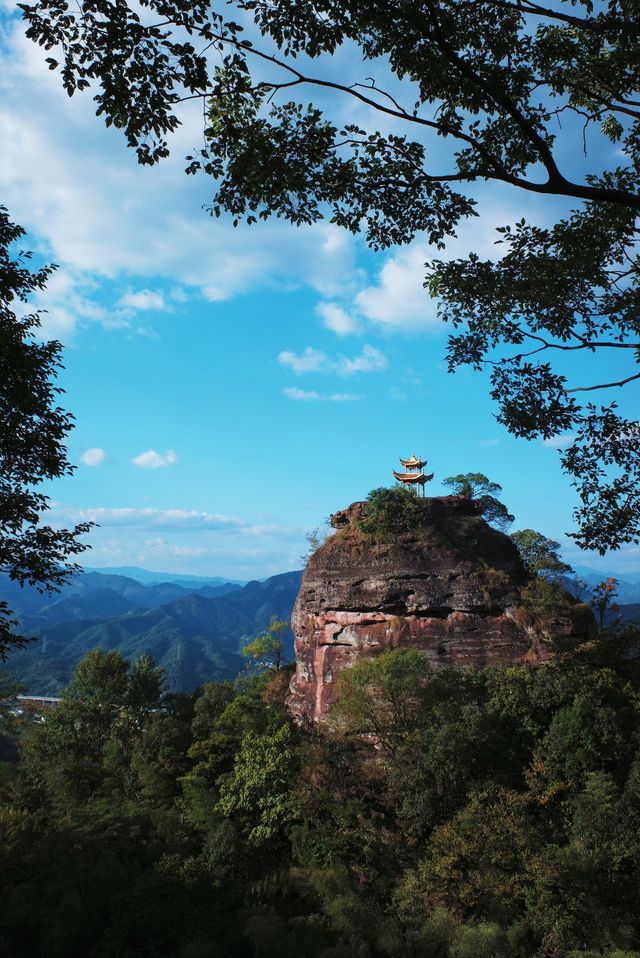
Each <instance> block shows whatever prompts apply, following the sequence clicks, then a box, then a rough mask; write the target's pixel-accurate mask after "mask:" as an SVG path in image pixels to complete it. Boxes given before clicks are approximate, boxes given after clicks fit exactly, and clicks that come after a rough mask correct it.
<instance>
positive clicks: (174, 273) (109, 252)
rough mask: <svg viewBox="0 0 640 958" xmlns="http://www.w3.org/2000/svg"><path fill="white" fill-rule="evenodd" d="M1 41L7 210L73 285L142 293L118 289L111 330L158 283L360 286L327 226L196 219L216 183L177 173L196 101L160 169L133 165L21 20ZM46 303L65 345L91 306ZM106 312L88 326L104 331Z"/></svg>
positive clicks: (348, 248)
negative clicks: (94, 283)
mask: <svg viewBox="0 0 640 958" xmlns="http://www.w3.org/2000/svg"><path fill="white" fill-rule="evenodd" d="M0 44H1V47H2V59H3V66H4V70H3V71H2V75H1V76H0V142H2V150H1V151H0V190H1V192H2V196H3V202H4V203H5V204H6V205H7V206H8V208H9V209H10V211H11V215H12V217H13V219H15V221H16V222H19V223H21V224H22V225H23V226H24V227H26V228H27V230H28V232H29V242H30V245H31V247H32V248H33V247H37V248H39V252H42V253H43V254H44V255H45V256H46V257H47V258H50V259H53V260H54V261H55V262H57V263H59V264H60V266H61V272H64V273H65V274H69V275H70V276H72V277H73V278H74V282H75V283H76V284H78V283H82V282H83V281H84V280H85V279H86V278H87V276H91V277H92V278H93V279H99V280H104V279H110V280H125V281H126V282H127V284H130V283H131V281H132V277H135V278H136V285H140V286H141V294H145V295H144V296H142V295H141V294H137V293H135V292H132V293H130V294H129V293H127V292H126V291H125V293H124V296H123V297H122V300H123V302H122V303H121V304H120V305H118V304H117V301H116V307H115V311H116V316H115V321H116V324H117V325H120V326H125V325H128V323H125V322H124V321H123V320H124V319H126V316H125V317H123V316H122V315H121V313H120V315H117V312H118V310H120V311H122V309H125V310H126V309H155V308H162V307H161V306H160V305H159V301H158V300H155V302H154V301H153V296H152V295H150V294H153V295H157V294H154V293H153V290H154V286H153V285H152V283H153V281H154V280H155V279H156V278H157V277H163V279H164V280H165V281H166V282H167V283H168V284H169V286H172V285H175V286H179V287H180V288H181V289H182V290H184V291H185V295H192V294H193V292H194V291H195V292H196V293H198V294H201V295H203V296H205V297H206V298H207V299H209V300H210V301H212V302H219V301H223V300H226V299H229V298H230V297H233V296H236V295H238V294H241V293H244V292H247V291H249V290H253V289H256V288H259V287H264V286H274V285H277V286H279V287H280V288H283V287H284V288H291V289H295V288H296V287H298V286H300V285H306V286H308V287H311V288H312V289H314V290H316V291H317V292H318V293H319V294H320V295H321V296H322V297H323V298H331V297H335V296H345V295H346V296H349V295H353V294H354V293H355V291H356V289H357V286H358V285H359V284H362V282H363V274H362V273H361V272H360V271H359V270H357V269H356V268H355V263H354V256H355V250H356V240H355V239H354V238H353V237H351V236H350V235H349V234H348V233H346V232H345V231H344V230H341V229H339V228H338V227H336V226H335V225H333V224H329V223H319V224H315V225H312V226H307V227H301V228H300V229H297V230H296V229H292V228H291V226H290V225H289V224H287V223H284V222H278V221H276V220H273V221H270V222H267V223H261V224H259V225H258V226H256V227H247V226H240V227H239V228H238V229H233V228H232V227H231V224H230V220H229V218H226V217H222V218H221V219H220V220H216V219H214V218H211V217H208V216H207V215H206V214H205V213H204V212H203V206H205V205H206V204H207V203H209V202H210V200H211V190H212V186H211V183H210V182H209V181H208V179H207V177H204V176H203V177H187V176H185V175H184V156H185V154H186V153H189V152H190V150H191V149H192V147H193V144H194V142H196V141H197V140H199V139H201V136H202V112H201V110H200V111H199V109H198V104H184V105H183V107H182V109H181V120H182V122H183V125H182V127H180V128H179V129H178V130H177V131H176V133H175V134H173V135H172V137H171V140H172V142H171V146H172V156H171V157H170V158H169V159H168V160H165V161H163V163H161V164H160V165H159V166H157V167H154V168H148V167H147V168H145V167H140V166H139V165H138V163H137V161H136V158H135V154H134V152H133V151H132V150H129V149H127V147H126V144H125V142H124V140H123V138H122V136H121V134H120V132H119V131H117V130H115V129H114V128H111V129H109V130H107V129H105V128H104V124H103V123H102V121H101V119H100V118H96V116H95V112H94V111H95V105H94V103H93V101H92V99H91V97H90V96H88V95H84V96H75V97H72V98H69V97H68V96H67V95H66V93H65V92H64V91H63V89H62V85H61V82H60V76H59V74H58V73H57V72H52V71H49V70H48V69H47V65H46V63H45V54H44V52H43V51H42V50H41V49H40V48H38V47H37V46H36V45H34V44H33V43H32V42H31V41H29V40H27V39H26V38H25V36H24V28H23V26H22V23H21V22H19V21H18V19H17V18H16V19H15V20H10V21H9V22H8V23H7V24H6V26H5V29H4V32H3V34H2V35H0ZM42 157H46V158H47V159H46V173H45V174H43V165H42ZM118 295H119V294H118ZM169 296H170V294H169ZM45 297H46V302H45V303H44V305H45V306H46V307H47V308H49V309H50V311H51V316H50V317H49V319H48V325H49V326H50V327H51V328H52V330H53V335H64V337H65V338H69V337H70V336H71V334H72V332H73V330H74V327H75V326H76V325H77V323H78V320H82V319H83V318H89V317H88V316H87V315H86V314H87V309H88V308H87V307H86V305H85V309H84V312H85V316H83V315H80V314H79V313H78V311H77V310H76V308H75V305H74V304H73V303H67V304H66V305H65V303H64V302H61V303H60V304H59V307H57V308H56V312H55V316H54V310H53V309H52V307H51V306H50V303H51V298H50V297H49V296H48V294H47V293H45ZM131 297H135V299H133V298H131ZM171 298H173V297H171ZM166 302H167V297H166V296H165V303H166ZM113 313H114V310H113V309H112V310H110V311H106V312H105V315H103V316H100V317H95V318H98V319H100V321H103V320H104V321H105V322H108V321H109V319H110V318H111V319H112V320H113V319H114V316H113ZM110 314H111V315H110ZM111 325H113V323H111Z"/></svg>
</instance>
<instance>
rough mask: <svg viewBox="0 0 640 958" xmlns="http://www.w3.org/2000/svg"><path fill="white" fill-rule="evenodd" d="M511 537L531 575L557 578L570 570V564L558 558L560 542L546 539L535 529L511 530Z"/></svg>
mask: <svg viewBox="0 0 640 958" xmlns="http://www.w3.org/2000/svg"><path fill="white" fill-rule="evenodd" d="M511 538H512V539H513V541H514V542H515V544H516V546H517V547H518V552H519V553H520V557H521V559H522V561H523V562H524V565H525V568H526V569H527V571H528V572H530V573H531V575H544V576H547V577H548V578H557V577H558V576H561V575H566V574H567V573H570V572H572V571H573V570H572V568H571V566H570V565H569V564H568V563H567V562H564V561H563V560H562V559H561V558H560V543H559V542H555V541H554V540H553V539H548V538H547V537H546V536H543V535H542V533H541V532H536V531H535V529H521V530H519V531H518V532H512V533H511Z"/></svg>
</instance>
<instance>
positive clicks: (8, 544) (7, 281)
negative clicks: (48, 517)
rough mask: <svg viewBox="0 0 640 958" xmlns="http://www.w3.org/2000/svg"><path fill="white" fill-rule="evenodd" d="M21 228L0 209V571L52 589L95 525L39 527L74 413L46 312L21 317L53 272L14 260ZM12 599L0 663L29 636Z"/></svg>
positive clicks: (0, 618)
mask: <svg viewBox="0 0 640 958" xmlns="http://www.w3.org/2000/svg"><path fill="white" fill-rule="evenodd" d="M23 236H24V230H23V229H22V228H21V227H19V226H16V225H15V224H14V223H12V222H11V221H10V219H9V215H8V213H7V210H6V209H5V207H3V206H0V342H1V343H2V347H1V348H0V420H1V421H2V430H0V572H2V573H5V574H6V575H8V576H9V578H10V579H13V580H15V581H17V582H19V583H20V585H24V584H25V583H29V585H34V586H37V588H38V589H39V590H40V591H41V592H42V591H48V592H51V591H55V590H56V589H57V588H58V587H59V586H60V585H62V584H63V583H64V582H66V581H67V580H68V579H69V577H70V576H71V575H72V574H73V572H74V571H75V570H76V569H77V568H78V566H76V565H74V564H70V563H69V561H68V560H69V557H70V556H74V555H77V554H78V553H80V552H82V551H83V550H84V549H86V548H88V546H87V545H85V544H84V543H81V542H79V541H78V540H79V537H80V536H82V535H84V534H85V533H86V532H88V530H89V529H90V527H91V524H90V523H80V524H79V525H77V526H76V527H75V528H74V529H72V530H67V529H54V528H53V527H52V526H48V525H46V524H45V523H43V522H42V516H43V514H44V513H46V512H47V509H48V508H49V498H48V496H45V495H44V494H43V493H41V492H38V491H37V489H38V486H39V485H40V484H41V483H42V482H44V481H45V480H47V479H55V478H58V477H60V476H68V475H71V474H72V473H73V471H74V467H73V466H72V465H71V464H70V463H69V461H68V459H67V451H66V448H65V446H64V440H65V438H66V436H67V434H68V433H69V431H70V430H71V428H72V426H73V416H72V415H71V414H70V413H67V412H64V410H62V409H61V408H60V406H58V405H57V402H58V396H59V395H60V393H61V392H62V390H61V389H60V387H59V386H56V385H55V379H56V376H57V374H58V371H59V369H60V368H61V366H62V361H61V354H62V346H61V344H60V343H59V342H56V341H55V340H50V341H49V342H42V341H39V340H38V338H37V331H38V329H39V328H40V324H41V312H33V313H28V314H26V315H18V314H17V313H16V311H15V309H14V304H15V303H16V301H17V302H19V303H27V302H28V299H29V296H30V295H32V294H33V293H35V292H37V291H39V290H43V289H44V288H45V286H46V284H47V279H48V278H49V276H50V275H51V272H52V270H53V267H52V266H44V267H42V268H41V269H39V270H35V271H34V270H30V269H29V268H28V266H27V265H25V264H26V262H27V261H28V259H29V257H30V255H31V254H30V253H25V252H19V253H17V255H13V253H12V248H13V247H14V245H15V243H16V242H18V241H19V240H20V239H21V238H22V237H23ZM18 628H19V623H18V622H17V621H16V619H15V617H14V616H13V614H12V612H11V610H10V608H9V606H8V604H7V602H5V601H2V600H0V659H5V658H6V655H7V652H8V651H9V649H10V648H12V647H16V646H18V647H19V646H21V645H24V643H25V641H26V639H25V637H24V636H21V635H20V634H19V632H17V631H16V630H17V629H18Z"/></svg>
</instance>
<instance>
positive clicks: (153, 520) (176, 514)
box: [47, 506, 248, 532]
mask: <svg viewBox="0 0 640 958" xmlns="http://www.w3.org/2000/svg"><path fill="white" fill-rule="evenodd" d="M47 519H48V520H51V521H52V522H53V523H54V524H56V525H57V524H61V525H64V524H65V523H75V522H95V523H97V524H98V525H99V526H100V527H101V528H107V527H114V528H131V529H144V528H152V529H162V530H163V531H176V532H179V531H184V530H192V531H194V530H197V531H203V530H212V531H229V530H238V529H241V528H243V527H245V526H247V525H248V523H246V522H244V521H243V520H241V519H235V518H233V517H231V516H221V515H217V514H216V513H212V512H196V511H194V510H189V509H151V508H148V509H138V508H130V507H124V508H119V509H118V508H116V509H112V508H106V507H104V506H97V507H95V508H89V509H73V508H69V507H65V506H54V507H53V508H52V509H51V510H50V511H49V512H48V513H47Z"/></svg>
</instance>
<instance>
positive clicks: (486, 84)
mask: <svg viewBox="0 0 640 958" xmlns="http://www.w3.org/2000/svg"><path fill="white" fill-rule="evenodd" d="M20 6H21V9H22V10H23V14H24V17H25V19H26V22H27V35H28V36H29V37H30V38H31V39H33V40H34V41H35V42H37V43H39V44H40V45H41V46H43V47H44V48H45V49H46V50H47V51H51V53H52V55H51V56H50V57H49V58H48V62H49V65H50V67H51V69H54V70H55V69H57V68H58V67H60V70H61V77H62V82H63V84H64V86H65V88H66V90H67V92H68V93H69V94H73V93H74V92H76V91H78V90H84V89H86V88H89V87H91V86H92V87H93V88H94V96H95V100H96V103H97V112H98V114H99V115H103V116H104V117H105V121H106V123H107V125H111V124H113V125H114V126H116V127H118V128H119V129H121V130H122V131H123V133H124V135H125V137H126V139H127V143H128V145H129V146H130V147H131V148H133V149H135V150H136V152H137V155H138V159H139V161H140V162H141V163H147V164H151V163H155V162H157V161H158V160H160V159H162V158H163V157H166V156H167V155H168V152H169V149H168V143H167V138H168V135H169V134H170V133H171V132H172V131H174V130H175V128H176V127H177V126H178V124H179V119H178V116H177V110H178V107H179V104H180V103H181V102H182V101H183V100H186V99H198V100H201V101H202V106H203V117H204V129H203V138H202V143H201V147H200V149H198V151H197V152H195V153H194V154H193V155H192V156H190V157H188V158H187V162H188V167H187V171H188V172H189V173H196V172H203V173H204V174H206V175H208V176H209V177H211V180H212V189H213V196H212V200H211V204H210V212H211V214H212V215H215V216H219V215H221V214H223V213H227V214H230V216H231V217H232V219H233V222H234V223H238V222H239V221H240V220H245V221H246V222H248V223H254V222H256V221H257V220H258V219H267V218H268V217H270V216H278V217H282V218H284V219H285V220H287V221H289V222H290V223H292V224H295V225H302V224H310V223H315V222H317V221H319V220H321V219H323V218H327V219H329V220H330V221H331V222H333V223H336V224H338V225H340V226H343V227H345V228H346V229H347V230H349V231H351V232H352V233H358V232H360V231H363V232H364V234H365V238H366V241H367V243H368V244H369V246H370V247H372V248H373V249H384V248H387V247H390V246H394V245H401V244H406V243H409V242H411V241H412V240H413V239H414V237H415V236H417V235H425V236H426V237H427V239H428V241H429V242H430V243H431V244H434V245H436V246H437V247H438V248H443V245H444V242H445V240H446V239H447V237H450V236H453V235H455V231H456V228H457V227H458V225H459V224H460V222H461V221H462V220H463V219H465V218H466V217H470V216H473V215H476V209H475V203H474V201H473V200H472V199H470V197H469V195H468V192H469V187H470V186H473V184H475V183H477V182H478V181H485V182H489V183H501V184H507V185H510V186H512V187H514V188H516V189H517V190H520V191H522V192H523V193H530V194H533V195H535V196H537V197H539V198H540V200H541V201H544V200H545V199H546V198H547V197H565V198H568V199H569V200H570V201H575V204H576V207H575V209H574V210H573V211H571V212H569V213H567V214H563V215H562V216H561V217H560V218H559V219H558V220H557V222H555V224H552V225H550V226H545V227H538V226H532V225H530V224H528V223H526V222H525V221H524V220H521V221H520V222H519V223H517V224H516V225H515V226H513V225H510V226H509V225H508V226H505V227H503V228H502V229H500V230H499V231H498V232H499V236H500V242H501V244H502V248H501V250H500V252H501V253H502V256H501V258H500V259H498V260H490V259H489V260H481V259H480V258H479V257H478V256H477V255H476V254H472V255H470V256H469V257H467V258H463V259H457V260H450V261H446V260H443V261H435V262H431V263H430V264H428V266H427V274H426V282H427V286H428V288H429V291H430V292H431V294H432V295H434V296H436V297H437V298H438V302H439V310H440V315H441V317H442V318H443V319H444V320H445V321H447V322H449V323H451V325H452V326H453V327H454V331H453V334H452V336H451V338H450V342H449V349H448V364H449V369H450V370H451V371H454V370H456V369H459V368H460V367H464V366H471V367H472V368H473V369H477V370H488V372H489V375H490V383H491V386H490V389H491V395H492V397H493V398H494V399H495V401H496V402H497V404H498V419H499V421H500V422H502V423H504V424H505V426H506V427H507V429H508V430H509V431H510V432H511V433H513V434H514V435H517V436H522V437H524V438H527V439H533V438H534V437H542V438H545V439H549V438H552V437H554V436H557V435H558V434H559V433H566V434H567V435H568V436H569V437H570V440H571V444H570V445H569V447H568V448H566V449H564V450H563V451H561V452H560V457H561V462H562V466H563V469H564V471H565V472H566V473H567V474H568V476H569V477H570V480H571V482H572V483H573V485H575V487H576V489H577V491H578V495H579V506H578V509H577V510H576V519H577V521H578V525H579V529H578V532H577V533H576V535H575V538H576V541H577V542H578V544H579V545H581V546H582V547H585V548H591V549H598V550H600V551H604V550H606V549H607V548H617V547H619V546H620V545H622V544H623V543H625V542H631V541H637V540H638V538H639V537H640V431H639V430H638V426H637V423H636V422H635V421H630V420H627V419H625V418H624V417H623V416H622V415H620V413H619V412H618V411H617V408H616V405H615V402H613V401H612V399H611V397H612V395H613V394H612V392H611V390H615V391H619V390H620V389H622V388H624V387H625V386H627V385H628V384H630V383H631V382H632V381H637V380H639V379H640V371H639V366H638V363H639V360H640V322H639V320H638V309H637V303H638V295H639V289H640V283H639V279H640V275H639V273H640V271H639V266H638V257H637V241H638V226H637V217H638V212H639V211H640V190H639V188H638V187H639V185H640V97H639V96H638V93H637V90H638V85H639V80H640V61H639V60H638V56H637V49H638V41H639V40H640V17H639V16H638V2H637V0H630V2H628V3H624V4H621V3H620V2H619V0H603V2H602V3H599V4H597V5H593V4H592V3H591V0H577V2H572V3H568V2H561V3H555V4H545V3H537V2H534V0H477V2H474V3H468V2H467V0H406V2H403V3H401V4H398V3H390V2H389V0H376V2H371V3H360V2H354V0H339V2H338V0H320V2H316V0H313V2H311V0H296V2H292V0H232V2H230V3H228V4H226V5H225V7H224V11H225V12H224V13H223V12H222V8H220V9H219V8H218V7H217V6H216V5H214V4H213V3H212V2H211V0H197V2H195V3H190V4H184V3H179V2H176V0H166V2H165V0H163V2H162V3H160V2H158V0H145V2H144V3H143V4H142V5H139V4H133V3H132V4H128V3H127V2H126V0H123V2H119V3H117V4H108V5H106V6H105V5H103V4H101V5H98V6H96V5H95V4H94V3H90V2H88V0H87V2H80V3H78V4H77V5H71V4H69V3H68V2H67V0H40V2H35V3H24V4H21V5H20ZM227 11H228V13H227ZM234 17H235V18H234ZM239 20H240V21H242V23H240V22H238V21H239ZM245 27H248V30H247V34H246V35H245ZM343 45H349V48H350V52H351V53H352V56H350V58H349V65H348V66H347V67H344V66H343V67H342V68H343V69H344V70H349V71H350V72H349V75H344V74H343V75H337V73H336V66H335V61H331V57H332V54H334V53H335V52H336V51H338V50H339V48H340V47H342V46H343ZM212 53H213V54H215V57H212ZM342 62H343V63H344V62H345V61H344V60H343V61H342ZM358 62H360V63H361V64H362V69H361V70H359V69H358V66H357V64H358ZM354 65H355V68H354ZM309 99H312V102H309ZM345 105H346V106H347V108H348V109H349V107H351V108H353V110H352V113H351V115H352V116H353V114H354V113H355V114H356V115H355V117H354V118H353V119H352V120H350V121H349V122H344V120H343V119H341V118H340V116H339V111H340V110H341V109H342V108H343V107H344V106H345ZM356 111H357V112H356ZM605 148H606V149H605ZM577 155H580V157H581V163H580V168H581V170H582V169H585V172H584V174H583V173H582V172H579V173H576V175H575V176H574V175H571V174H570V173H569V172H568V170H567V157H568V156H577ZM547 212H551V211H550V210H548V211H547ZM551 215H552V216H553V215H554V214H553V212H551ZM573 353H577V354H578V355H580V356H583V357H586V358H591V357H593V358H594V359H595V361H594V363H593V368H592V371H591V373H586V374H585V378H584V380H583V379H579V380H575V381H574V378H573V374H570V373H569V372H567V371H566V370H565V368H564V366H563V359H564V358H566V357H567V356H570V355H571V354H573ZM600 356H615V357H616V359H617V361H616V371H615V373H614V374H613V375H612V376H606V377H602V376H601V375H600V364H599V363H598V361H597V360H598V358H599V357H600ZM607 390H608V392H607ZM601 391H604V396H605V397H606V398H605V399H604V401H603V404H602V405H600V404H598V403H597V402H592V400H594V399H596V400H597V399H598V397H599V396H600V395H601Z"/></svg>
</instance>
